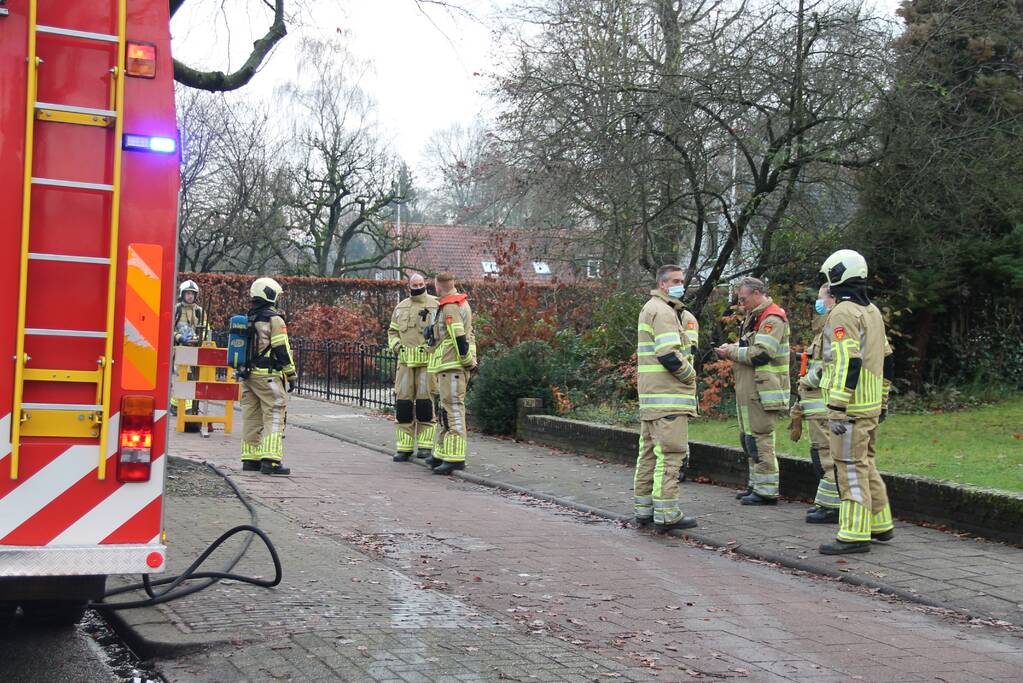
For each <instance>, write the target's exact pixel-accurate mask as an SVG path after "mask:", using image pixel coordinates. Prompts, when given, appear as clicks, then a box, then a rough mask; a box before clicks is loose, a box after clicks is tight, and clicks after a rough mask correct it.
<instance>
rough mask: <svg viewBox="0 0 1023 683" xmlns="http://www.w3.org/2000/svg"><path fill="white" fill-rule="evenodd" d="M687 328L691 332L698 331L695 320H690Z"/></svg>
mask: <svg viewBox="0 0 1023 683" xmlns="http://www.w3.org/2000/svg"><path fill="white" fill-rule="evenodd" d="M686 328H687V329H690V330H695V329H696V321H695V320H690V321H689V324H688V325H686Z"/></svg>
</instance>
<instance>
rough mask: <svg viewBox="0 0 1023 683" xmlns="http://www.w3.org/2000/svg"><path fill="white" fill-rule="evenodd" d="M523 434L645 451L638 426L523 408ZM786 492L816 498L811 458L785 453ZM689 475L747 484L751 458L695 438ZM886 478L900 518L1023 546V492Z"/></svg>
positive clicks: (573, 445)
mask: <svg viewBox="0 0 1023 683" xmlns="http://www.w3.org/2000/svg"><path fill="white" fill-rule="evenodd" d="M518 437H519V438H520V439H522V440H525V441H534V442H536V443H540V444H544V445H547V446H551V447H554V448H560V449H563V450H567V451H573V452H576V453H579V454H581V455H586V456H590V457H595V458H600V459H602V460H609V461H612V462H619V463H623V464H626V465H632V464H633V463H635V462H636V453H637V451H638V449H639V432H637V431H636V430H633V429H624V428H621V427H610V426H607V425H600V424H593V423H590V422H581V421H579V420H568V419H565V418H561V417H552V416H550V415H537V414H529V411H520V419H519V422H518ZM778 465H779V468H780V470H781V493H782V495H783V496H786V497H789V498H802V499H805V500H808V501H809V500H813V497H814V493H815V492H816V490H817V477H816V475H815V474H814V471H813V465H812V464H811V462H810V461H809V460H808V459H807V460H801V459H798V458H791V457H789V456H785V455H782V456H779V458H778ZM688 472H689V475H690V476H691V477H706V478H707V479H709V480H711V481H713V482H715V483H717V484H721V485H726V486H735V487H739V486H742V485H744V484H745V483H746V478H747V468H746V456H745V455H744V454H743V453H742V451H741V450H739V449H738V448H731V447H728V446H721V445H718V444H709V443H702V442H699V441H691V442H690V443H689V470H688ZM882 476H883V478H884V480H885V484H886V485H887V487H888V495H889V497H890V498H891V501H892V512H893V513H894V514H895V516H896V517H898V518H900V519H906V520H909V521H914V522H925V523H929V524H939V525H942V526H947V527H949V528H952V529H955V530H957V531H965V532H968V533H971V534H975V535H977V536H982V537H984V538H991V539H995V540H999V541H1005V542H1007V543H1012V544H1015V545H1023V495H1019V494H1012V493H1006V492H1004V491H992V490H987V489H981V488H977V487H973V486H963V485H960V484H955V483H952V482H945V481H937V480H934V479H927V478H926V477H917V476H913V475H906V474H890V473H887V472H883V473H882Z"/></svg>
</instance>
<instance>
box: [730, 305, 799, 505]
mask: <svg viewBox="0 0 1023 683" xmlns="http://www.w3.org/2000/svg"><path fill="white" fill-rule="evenodd" d="M729 358H730V359H731V360H733V361H735V365H734V366H733V368H732V373H733V375H734V377H735V402H736V413H737V414H738V416H739V442H740V445H741V446H742V450H743V452H744V453H745V454H746V457H747V462H748V464H749V487H750V488H751V489H752V490H753V492H754V493H756V494H757V495H759V496H761V497H763V498H777V497H778V458H777V456H776V455H775V450H774V418H775V415H777V414H778V413H780V412H784V411H786V410H787V409H788V403H789V324H788V319H787V317H786V315H785V311H783V310H782V309H781V308H780V307H778V306H777V305H775V304H774V303H772V302H771V300H770V299H767V300H766V301H765V302H764V303H763V304H762V305H761V306H760V307H759V308H757V309H755V310H753V311H751V312H750V313H748V314H747V316H746V319H745V320H744V321H743V324H742V328H741V329H740V331H739V345H738V346H737V347H732V351H731V352H730V353H729Z"/></svg>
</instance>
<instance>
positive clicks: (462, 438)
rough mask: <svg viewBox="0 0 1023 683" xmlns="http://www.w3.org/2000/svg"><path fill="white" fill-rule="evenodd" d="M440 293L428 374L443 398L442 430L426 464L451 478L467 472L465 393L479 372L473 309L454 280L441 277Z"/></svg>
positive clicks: (430, 336)
mask: <svg viewBox="0 0 1023 683" xmlns="http://www.w3.org/2000/svg"><path fill="white" fill-rule="evenodd" d="M436 289H437V296H439V297H440V301H439V302H438V308H437V313H436V315H435V316H434V317H433V319H432V320H431V325H430V330H429V331H428V332H427V342H428V343H429V344H431V345H432V347H433V351H432V353H431V355H430V364H429V366H428V368H429V370H428V371H429V373H430V375H431V376H432V377H433V378H434V381H435V382H436V385H435V386H436V391H437V393H438V395H439V396H440V416H439V417H440V428H439V429H437V433H436V435H435V436H434V445H433V456H432V457H431V458H428V459H427V461H426V462H427V464H428V465H430V466H431V467H432V468H433V473H434V474H451V472H453V471H455V470H464V469H465V448H466V436H467V433H466V425H465V390H466V386H467V384H468V381H469V375H470V373H471V372H472V371H473V370H475V369H476V337H475V335H474V334H473V331H472V309H470V308H469V303H468V301H466V299H467V297H466V295H465V294H460V293H459V292H458V291H457V290H456V289H455V278H454V276H453V275H451V274H450V273H440V274H439V275H437V278H436Z"/></svg>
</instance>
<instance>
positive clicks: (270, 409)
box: [242, 373, 288, 462]
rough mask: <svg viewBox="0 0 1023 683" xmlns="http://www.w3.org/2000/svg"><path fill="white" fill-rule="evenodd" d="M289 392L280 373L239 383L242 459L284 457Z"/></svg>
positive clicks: (259, 375) (253, 376)
mask: <svg viewBox="0 0 1023 683" xmlns="http://www.w3.org/2000/svg"><path fill="white" fill-rule="evenodd" d="M287 407H288V392H287V391H286V390H285V388H284V380H283V378H282V377H281V375H280V374H274V375H265V374H255V373H254V374H252V375H250V376H249V377H248V379H246V380H245V381H244V382H242V420H243V422H244V424H245V429H244V434H243V435H242V460H243V461H245V460H254V461H256V462H259V461H260V460H273V461H274V462H280V461H281V459H282V458H283V457H284V421H285V415H286V414H287Z"/></svg>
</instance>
